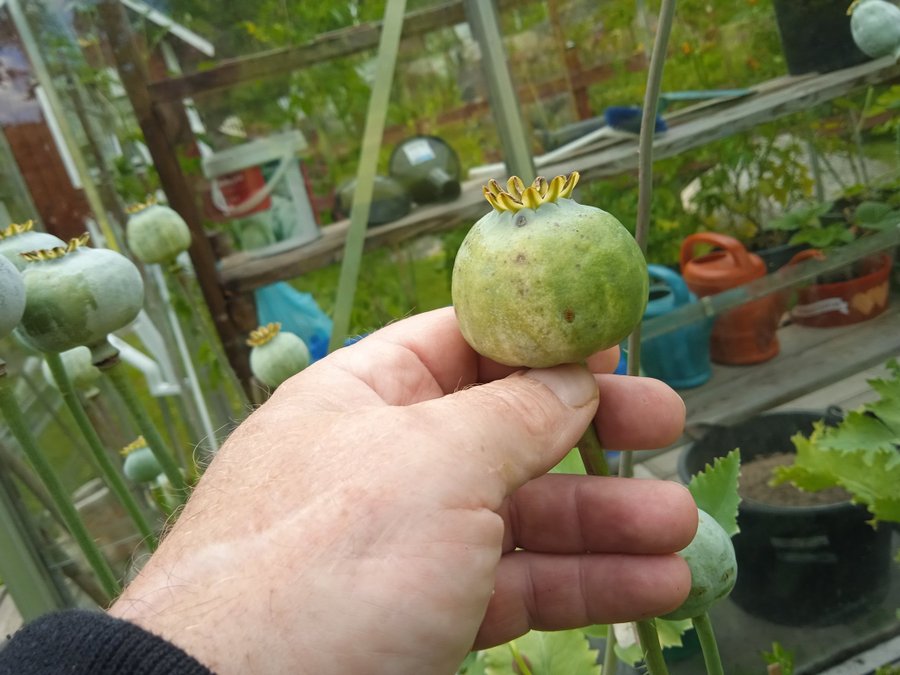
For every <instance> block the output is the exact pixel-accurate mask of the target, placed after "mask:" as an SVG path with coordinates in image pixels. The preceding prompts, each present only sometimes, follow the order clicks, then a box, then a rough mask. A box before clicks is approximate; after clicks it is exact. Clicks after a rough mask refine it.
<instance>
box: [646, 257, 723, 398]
mask: <svg viewBox="0 0 900 675" xmlns="http://www.w3.org/2000/svg"><path fill="white" fill-rule="evenodd" d="M647 271H648V272H649V274H650V298H649V300H648V302H647V309H646V310H644V320H645V321H647V320H649V319H652V318H654V317H657V316H660V315H662V314H666V313H668V312H672V311H674V310H676V309H678V308H679V307H682V306H683V305H686V304H688V303H692V302H697V296H695V295H694V294H693V293H691V292H690V291H689V290H688V287H687V285H686V284H685V283H684V279H682V278H681V275H679V274H678V273H677V272H674V271H673V270H670V269H669V268H668V267H663V266H661V265H648V266H647ZM712 326H713V320H712V318H708V319H704V320H702V321H698V322H695V323H692V324H689V325H687V326H684V327H682V328H679V329H677V330H674V331H671V332H669V333H665V334H663V335H658V336H657V337H654V338H650V339H649V340H643V341H641V365H642V367H643V370H644V372H645V373H646V374H647V375H648V376H650V377H655V378H656V379H658V380H662V381H663V382H665V383H666V384H668V385H669V386H670V387H674V388H675V389H689V388H691V387H699V386H700V385H701V384H703V383H704V382H706V381H707V380H708V379H709V378H710V376H711V375H712V366H711V365H710V358H709V344H710V334H711V333H712Z"/></svg>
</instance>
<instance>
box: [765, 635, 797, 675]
mask: <svg viewBox="0 0 900 675" xmlns="http://www.w3.org/2000/svg"><path fill="white" fill-rule="evenodd" d="M763 660H764V661H765V662H766V663H777V664H778V665H780V666H781V675H794V654H793V653H792V652H789V651H788V650H787V649H785V648H784V647H782V646H781V645H780V644H779V643H777V642H773V643H772V651H771V652H763Z"/></svg>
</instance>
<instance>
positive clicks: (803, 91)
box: [218, 57, 900, 293]
mask: <svg viewBox="0 0 900 675" xmlns="http://www.w3.org/2000/svg"><path fill="white" fill-rule="evenodd" d="M898 79H900V63H895V62H894V61H893V59H891V58H889V57H886V58H883V59H879V60H877V61H870V62H868V63H864V64H862V65H859V66H854V67H852V68H846V69H844V70H838V71H834V72H831V73H826V74H824V75H801V76H787V77H781V78H777V79H775V80H770V81H767V82H764V83H762V84H759V85H757V86H755V87H752V90H753V93H752V94H751V95H750V96H746V97H742V98H740V99H726V100H715V101H710V102H707V103H705V104H702V105H697V106H693V107H691V108H689V109H686V110H684V111H681V112H679V113H676V114H673V115H671V116H669V117H667V122H668V123H669V125H670V127H669V130H668V131H667V132H666V133H664V134H661V135H659V136H658V137H657V138H656V140H655V143H654V157H655V158H656V159H663V158H666V157H672V156H674V155H677V154H680V153H682V152H685V151H686V150H689V149H691V148H695V147H698V146H701V145H704V144H706V143H710V142H712V141H715V140H718V139H721V138H725V137H726V136H730V135H733V134H736V133H739V132H742V131H746V130H748V129H751V128H753V127H754V126H755V125H757V124H761V123H764V122H768V121H771V120H775V119H778V118H780V117H783V116H785V115H789V114H791V113H795V112H798V111H801V110H806V109H809V108H812V107H814V106H816V105H818V104H820V103H823V102H826V101H829V100H832V99H834V98H837V97H839V96H843V95H844V94H847V93H849V92H851V91H853V90H855V89H858V88H860V87H864V86H867V85H871V84H878V83H885V82H891V81H894V80H898ZM637 159H638V155H637V138H636V137H635V138H633V139H632V138H624V139H621V138H620V139H615V140H608V141H605V142H603V143H598V144H595V145H593V146H589V147H586V148H585V149H584V150H583V151H582V152H581V153H579V154H578V155H572V156H571V157H569V158H567V159H566V160H565V161H562V162H558V163H555V164H553V165H552V166H547V167H543V168H542V169H541V171H540V173H541V174H542V175H548V176H553V175H558V174H564V173H568V172H569V171H571V170H573V169H577V170H578V171H580V172H581V173H582V176H583V178H584V180H591V179H595V178H599V177H603V176H611V175H617V174H622V173H627V172H629V171H634V170H636V168H637ZM497 178H498V179H502V180H504V181H505V178H506V177H505V176H497ZM484 182H485V181H484V180H482V179H479V180H472V181H466V182H464V183H463V185H462V193H461V195H460V197H459V198H458V199H456V200H455V201H453V202H449V203H446V204H436V205H431V206H427V207H422V208H417V209H416V210H414V211H413V212H412V213H410V214H409V215H407V216H405V217H404V218H401V219H399V220H397V221H395V222H393V223H389V224H387V225H382V226H379V227H373V228H369V230H368V231H367V233H366V242H365V246H366V248H367V249H372V248H377V247H380V246H389V245H393V244H396V243H397V242H400V241H403V240H405V239H409V238H411V237H416V236H419V235H421V234H425V233H433V232H439V231H443V230H447V229H450V228H452V227H455V226H457V225H459V224H461V223H463V222H465V221H467V220H475V219H477V218H479V217H480V216H481V215H483V214H484V213H485V212H486V209H487V206H486V205H485V202H484V198H483V197H482V195H481V186H482V184H483V183H484ZM348 227H349V223H348V222H347V221H346V220H345V221H341V222H339V223H335V224H333V225H328V226H326V227H324V228H322V236H321V238H319V239H318V240H316V241H314V242H312V243H309V244H306V245H303V246H299V247H291V246H290V244H289V243H287V242H282V243H281V244H278V245H276V246H274V247H270V248H267V249H258V250H254V251H247V252H241V253H237V254H234V255H231V256H228V257H226V258H223V259H222V260H221V261H220V262H219V266H218V273H219V278H220V282H221V284H222V285H223V286H224V287H225V288H226V289H228V290H229V291H230V292H233V293H246V292H249V291H252V290H254V289H256V288H259V287H260V286H265V285H267V284H270V283H274V282H276V281H284V280H287V279H292V278H295V277H297V276H300V275H302V274H305V273H307V272H310V271H312V270H315V269H318V268H320V267H324V266H326V265H329V264H331V263H333V262H336V261H338V260H340V259H341V257H342V255H343V249H344V241H345V239H346V235H347V229H348Z"/></svg>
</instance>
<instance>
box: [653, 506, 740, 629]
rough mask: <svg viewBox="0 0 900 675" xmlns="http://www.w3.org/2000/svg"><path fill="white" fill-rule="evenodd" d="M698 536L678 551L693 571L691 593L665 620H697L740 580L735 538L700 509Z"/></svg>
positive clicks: (665, 616)
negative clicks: (733, 540)
mask: <svg viewBox="0 0 900 675" xmlns="http://www.w3.org/2000/svg"><path fill="white" fill-rule="evenodd" d="M698 511H699V515H700V520H699V522H698V524H697V534H695V535H694V538H693V540H692V541H691V543H690V544H688V545H687V547H685V548H684V549H683V550H681V551H679V552H678V555H680V556H681V557H682V558H684V561H685V562H686V563H687V564H688V567H689V568H690V570H691V591H690V593H688V597H687V600H685V601H684V603H683V604H682V605H681V607H679V608H678V609H676V610H674V611H672V612H669V613H668V614H666V615H664V616H663V617H662V618H663V619H668V620H670V621H680V620H682V619H693V618H694V617H695V616H700V615H701V614H703V613H704V612H705V611H707V610H708V609H709V608H710V607H711V606H712V605H714V604H715V603H716V602H718V601H719V600H721V599H722V598H724V597H726V596H727V595H728V594H729V593H731V589H732V588H734V584H735V582H736V581H737V573H738V569H737V558H735V555H734V545H733V544H732V543H731V537H729V536H728V533H727V532H726V531H725V530H724V529H723V528H722V526H721V525H719V523H718V522H717V521H716V519H715V518H713V517H712V516H711V515H709V514H708V513H707V512H706V511H703V510H702V509H698Z"/></svg>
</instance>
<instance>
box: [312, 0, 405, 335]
mask: <svg viewBox="0 0 900 675" xmlns="http://www.w3.org/2000/svg"><path fill="white" fill-rule="evenodd" d="M405 11H406V0H388V2H387V5H386V6H385V8H384V23H383V24H382V25H383V28H382V31H381V42H380V43H379V45H378V61H377V64H376V66H375V81H374V83H373V85H372V96H371V98H370V99H369V110H368V113H367V114H366V128H365V132H364V134H363V142H362V149H361V150H360V156H359V168H358V169H357V173H356V188H355V189H354V191H353V206H352V207H351V208H350V229H349V231H348V233H347V241H346V242H345V243H344V261H343V263H342V264H341V276H340V279H339V280H338V290H337V299H336V300H335V303H334V317H333V320H334V324H333V327H332V330H331V341H330V343H329V345H328V349H329V351H333V350H335V349H337V348H338V347H340V346H341V345H343V344H344V339H345V338H346V337H347V334H348V332H349V330H350V313H351V311H352V310H353V297H354V295H355V294H356V282H357V279H358V278H359V266H360V261H361V260H362V252H363V243H364V242H365V238H366V227H367V226H368V222H369V211H370V210H371V207H372V194H373V193H374V189H375V172H376V170H377V168H378V153H379V151H380V150H381V140H382V137H383V136H384V124H385V120H386V119H387V109H388V103H389V101H390V95H391V83H392V82H393V80H394V67H395V66H396V64H397V52H398V51H399V50H400V36H401V33H402V32H403V14H404V12H405Z"/></svg>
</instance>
